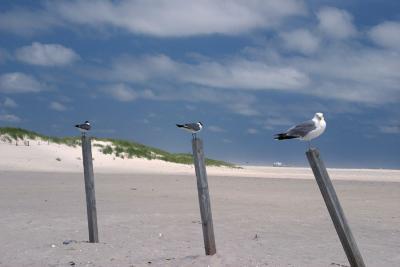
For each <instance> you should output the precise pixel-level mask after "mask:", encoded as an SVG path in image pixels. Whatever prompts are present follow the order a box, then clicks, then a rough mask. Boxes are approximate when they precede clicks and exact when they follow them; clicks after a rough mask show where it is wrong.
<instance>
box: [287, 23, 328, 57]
mask: <svg viewBox="0 0 400 267" xmlns="http://www.w3.org/2000/svg"><path fill="white" fill-rule="evenodd" d="M280 36H281V38H282V39H283V40H284V42H285V47H286V48H287V49H289V50H292V51H296V52H300V53H303V54H306V55H309V54H312V53H314V52H315V51H316V50H317V49H318V47H319V42H320V40H319V38H318V37H317V36H315V35H314V34H312V33H311V32H310V31H308V30H306V29H298V30H295V31H292V32H285V33H282V34H281V35H280Z"/></svg>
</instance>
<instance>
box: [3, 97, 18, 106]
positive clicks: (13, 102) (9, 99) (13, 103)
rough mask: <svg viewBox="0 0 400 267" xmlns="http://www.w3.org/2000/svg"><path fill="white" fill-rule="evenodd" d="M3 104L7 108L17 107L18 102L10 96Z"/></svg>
mask: <svg viewBox="0 0 400 267" xmlns="http://www.w3.org/2000/svg"><path fill="white" fill-rule="evenodd" d="M2 106H3V107H6V108H15V107H17V106H18V105H17V103H15V101H14V100H12V99H11V98H9V97H6V98H5V99H4V102H3V103H2Z"/></svg>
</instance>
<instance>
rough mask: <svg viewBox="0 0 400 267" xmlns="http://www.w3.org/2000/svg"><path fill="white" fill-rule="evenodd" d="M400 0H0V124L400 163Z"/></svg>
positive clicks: (265, 158)
mask: <svg viewBox="0 0 400 267" xmlns="http://www.w3.org/2000/svg"><path fill="white" fill-rule="evenodd" d="M399 102H400V1H398V0H388V1H378V0H364V1H361V0H357V1H356V0H354V1H348V0H337V1H328V0H324V1H315V0H314V1H297V0H247V1H244V0H242V1H239V0H230V1H227V0H199V1H186V0H159V1H152V0H132V1H107V0H102V1H96V0H89V1H63V0H60V1H1V3H0V126H3V127H4V126H12V127H21V128H26V129H30V130H34V131H37V132H40V133H42V134H46V135H53V136H74V135H78V134H79V133H78V132H77V131H76V129H74V127H73V125H75V124H76V123H80V122H83V121H85V120H89V121H90V122H91V123H92V127H93V131H92V134H93V135H94V136H98V137H111V138H121V139H127V140H134V141H137V142H140V143H143V144H146V145H150V146H154V147H158V148H161V149H165V150H168V151H171V152H190V151H191V144H190V139H191V136H190V134H188V133H185V132H183V131H181V130H179V129H177V128H176V127H175V124H176V123H184V122H197V121H201V122H202V123H203V124H204V126H205V127H204V129H203V130H202V132H201V134H200V136H201V138H202V139H203V140H204V146H205V153H206V156H208V157H212V158H217V159H223V160H227V161H231V162H234V163H241V164H256V165H261V164H262V165H271V164H272V163H273V162H275V161H280V162H283V163H284V164H288V165H291V166H306V165H307V161H306V158H305V155H304V152H305V151H306V149H307V144H306V143H304V142H301V141H298V140H288V141H284V142H283V141H275V140H273V135H274V134H275V133H278V132H282V131H285V130H287V129H288V128H289V127H291V126H292V125H294V124H296V123H299V122H303V121H306V120H309V119H311V118H312V117H313V115H314V113H316V112H323V113H324V116H325V120H326V121H327V129H326V131H325V133H324V134H323V135H321V136H320V137H319V138H317V139H315V140H313V145H314V146H316V147H317V148H318V149H319V150H320V153H321V156H322V158H323V160H324V161H325V165H326V166H328V167H344V168H350V167H352V168H395V169H399V168H400V141H399V137H400V116H399V115H400V105H399Z"/></svg>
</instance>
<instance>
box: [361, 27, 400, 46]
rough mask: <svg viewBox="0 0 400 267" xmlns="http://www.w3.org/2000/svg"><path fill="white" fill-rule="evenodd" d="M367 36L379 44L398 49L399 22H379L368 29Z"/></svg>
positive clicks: (399, 38) (399, 44)
mask: <svg viewBox="0 0 400 267" xmlns="http://www.w3.org/2000/svg"><path fill="white" fill-rule="evenodd" d="M369 36H370V37H371V39H372V40H373V41H374V42H375V43H376V44H378V45H380V46H383V47H387V48H392V49H397V50H400V22H395V21H386V22H384V23H381V24H379V25H377V26H375V27H373V28H372V29H371V30H370V32H369Z"/></svg>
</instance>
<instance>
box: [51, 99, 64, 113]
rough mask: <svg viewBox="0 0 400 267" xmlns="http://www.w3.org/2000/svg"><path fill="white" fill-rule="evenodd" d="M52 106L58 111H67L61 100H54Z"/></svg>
mask: <svg viewBox="0 0 400 267" xmlns="http://www.w3.org/2000/svg"><path fill="white" fill-rule="evenodd" d="M50 108H51V109H52V110H56V111H66V110H67V107H66V106H64V105H63V104H61V103H60V102H57V101H53V102H51V103H50Z"/></svg>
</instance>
